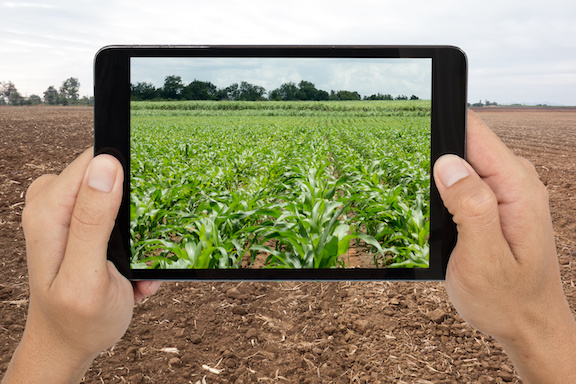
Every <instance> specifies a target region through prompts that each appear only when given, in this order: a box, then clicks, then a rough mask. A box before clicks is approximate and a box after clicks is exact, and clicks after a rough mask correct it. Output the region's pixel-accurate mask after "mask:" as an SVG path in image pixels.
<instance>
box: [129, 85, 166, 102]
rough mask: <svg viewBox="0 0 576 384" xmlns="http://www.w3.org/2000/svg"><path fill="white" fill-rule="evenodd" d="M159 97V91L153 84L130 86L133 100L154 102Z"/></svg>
mask: <svg viewBox="0 0 576 384" xmlns="http://www.w3.org/2000/svg"><path fill="white" fill-rule="evenodd" d="M157 97H159V91H158V90H157V89H156V87H155V86H154V84H152V83H146V82H141V83H136V85H134V84H130V98H131V99H132V100H152V99H155V98H157Z"/></svg>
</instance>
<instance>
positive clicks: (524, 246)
mask: <svg viewBox="0 0 576 384" xmlns="http://www.w3.org/2000/svg"><path fill="white" fill-rule="evenodd" d="M467 152H468V160H469V162H470V164H471V165H472V166H473V167H474V170H475V171H476V172H477V173H478V175H480V176H481V177H482V180H483V181H484V182H485V183H486V184H487V185H488V186H489V187H490V189H491V190H492V191H493V193H494V195H495V196H496V199H497V201H498V203H499V212H500V217H501V218H502V219H501V228H502V232H503V233H504V236H505V237H506V240H507V242H508V244H509V245H510V248H511V249H512V251H513V252H514V254H515V255H524V254H525V253H526V252H524V251H525V250H529V249H530V248H532V247H533V246H534V244H533V243H531V242H527V241H526V239H532V240H533V241H536V240H537V239H543V238H547V237H548V234H543V233H540V232H538V231H539V230H540V229H541V227H540V226H535V225H533V223H535V222H538V221H540V220H542V218H543V217H547V216H548V214H547V211H546V210H547V209H548V194H547V191H546V188H545V187H544V185H543V184H542V183H541V182H540V180H539V177H538V174H537V172H536V170H535V169H534V166H533V165H532V164H531V163H530V162H529V161H527V160H525V159H522V158H520V157H517V156H516V155H514V153H512V151H511V150H510V149H508V148H507V147H506V145H505V144H504V143H503V142H502V141H501V140H500V139H499V138H498V136H496V134H495V133H494V132H492V131H491V130H490V128H488V126H486V124H485V123H484V122H483V121H482V120H481V119H480V118H479V117H478V116H477V115H476V114H475V113H474V112H472V111H469V113H468V132H467ZM527 191H530V193H527Z"/></svg>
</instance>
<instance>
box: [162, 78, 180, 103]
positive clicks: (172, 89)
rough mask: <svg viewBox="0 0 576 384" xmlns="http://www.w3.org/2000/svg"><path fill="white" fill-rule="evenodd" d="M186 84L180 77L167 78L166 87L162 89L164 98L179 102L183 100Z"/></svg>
mask: <svg viewBox="0 0 576 384" xmlns="http://www.w3.org/2000/svg"><path fill="white" fill-rule="evenodd" d="M183 89H184V84H183V83H182V78H181V77H180V76H173V75H172V76H166V78H165V79H164V87H163V88H162V97H164V98H165V99H173V100H178V99H180V98H181V95H182V90H183Z"/></svg>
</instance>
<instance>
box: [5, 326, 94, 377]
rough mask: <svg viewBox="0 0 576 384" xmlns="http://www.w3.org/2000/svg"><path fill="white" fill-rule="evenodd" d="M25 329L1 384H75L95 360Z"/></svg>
mask: <svg viewBox="0 0 576 384" xmlns="http://www.w3.org/2000/svg"><path fill="white" fill-rule="evenodd" d="M46 336H47V335H43V334H40V333H36V332H34V331H31V330H30V329H28V327H27V329H26V330H25V331H24V335H23V336H22V340H21V341H20V344H19V345H18V347H17V348H16V351H15V352H14V355H13V356H12V359H11V361H10V364H9V365H8V370H7V371H6V374H5V376H4V379H3V381H2V384H12V383H27V384H34V383H79V382H80V381H81V380H82V378H83V377H84V374H85V373H86V371H87V370H88V368H90V365H91V364H92V361H93V360H94V358H95V357H96V355H93V356H82V355H79V354H77V353H75V351H73V350H71V349H66V348H65V346H63V345H60V344H59V343H58V342H54V340H50V337H46Z"/></svg>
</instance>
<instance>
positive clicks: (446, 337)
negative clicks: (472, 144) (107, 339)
mask: <svg viewBox="0 0 576 384" xmlns="http://www.w3.org/2000/svg"><path fill="white" fill-rule="evenodd" d="M479 112H480V116H481V117H482V118H483V119H484V120H485V121H486V122H487V123H488V124H489V125H490V126H491V127H492V128H493V129H494V130H495V131H496V133H497V134H498V135H499V136H500V137H501V138H502V139H503V140H504V142H505V143H506V144H507V145H509V146H510V147H511V148H512V149H513V151H514V152H515V153H516V154H518V155H521V156H524V157H526V158H528V159H529V160H530V161H532V162H533V163H534V165H535V167H536V169H537V171H538V173H539V174H540V177H541V179H542V181H543V182H544V183H545V184H546V185H547V188H548V191H549V193H550V200H551V210H552V217H553V222H554V228H555V231H556V235H557V247H558V255H559V261H560V268H561V272H562V278H563V283H564V287H565V291H566V294H567V296H568V298H569V301H570V303H571V305H572V307H573V308H576V296H575V293H576V288H575V285H574V280H576V276H575V272H574V270H575V267H576V264H575V263H573V259H574V256H575V255H576V236H575V233H576V222H575V220H574V212H576V202H575V201H574V195H575V193H576V191H575V189H576V170H575V169H574V167H575V164H576V154H575V152H574V148H576V110H574V109H558V110H554V109H520V110H518V109H502V108H484V109H482V110H480V111H479ZM0 127H2V134H1V135H0V268H1V271H2V272H1V273H2V279H0V375H2V374H3V373H4V371H5V370H6V368H7V365H8V361H9V359H10V357H11V355H12V353H13V351H14V349H15V348H16V346H17V343H18V341H19V340H20V337H21V336H22V331H23V329H24V324H25V319H26V311H27V307H28V295H29V291H28V277H27V271H26V257H25V246H24V236H23V233H22V229H21V225H20V219H21V213H22V208H23V206H24V195H25V191H26V189H27V187H28V186H29V185H30V183H31V182H32V180H34V179H35V178H37V177H38V176H40V175H42V174H44V173H57V172H60V171H61V170H62V169H63V168H64V167H65V166H66V164H68V163H69V162H70V161H72V160H73V159H74V158H75V157H76V156H78V155H79V154H80V153H81V152H82V151H83V150H84V149H86V148H87V147H89V146H90V145H91V143H92V109H90V108H81V107H79V108H74V107H68V108H67V107H56V108H52V107H30V108H27V107H21V108H18V107H15V108H10V107H2V108H0ZM83 382H85V383H134V384H137V383H192V384H196V383H208V384H213V383H418V384H425V383H502V382H511V383H520V382H521V380H520V379H519V378H518V377H517V376H516V375H515V372H514V369H513V367H512V365H511V363H510V361H509V360H508V358H507V356H506V355H505V354H504V353H503V352H502V350H501V348H500V347H499V345H498V344H497V343H496V342H494V341H493V340H492V339H491V338H489V337H487V336H485V335H483V334H480V333H478V332H476V331H475V330H473V329H472V328H471V327H470V326H469V325H467V324H466V323H465V322H464V321H463V320H462V318H461V317H460V316H458V314H457V313H456V312H455V310H454V308H453V307H452V306H451V304H450V302H449V300H448V298H447V296H446V293H445V290H444V287H443V284H442V283H441V282H425V283H422V282H419V283H413V282H322V283H320V282H305V283H302V282H274V283H273V282H261V283H257V282H231V283H211V282H171V283H165V284H164V285H163V286H162V287H161V289H160V291H159V292H158V293H157V294H156V295H155V296H153V297H151V298H149V299H147V300H146V301H144V302H143V303H141V304H137V305H135V309H134V318H133V321H132V324H131V326H130V328H129V329H128V332H127V334H126V335H125V337H124V338H123V339H122V340H121V341H120V342H118V343H117V344H116V345H115V346H114V347H112V348H110V349H108V350H106V351H104V352H102V353H101V354H100V356H99V357H98V358H97V359H96V361H95V362H94V364H93V366H92V367H91V368H90V370H89V371H88V372H87V374H86V377H85V378H84V381H83Z"/></svg>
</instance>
